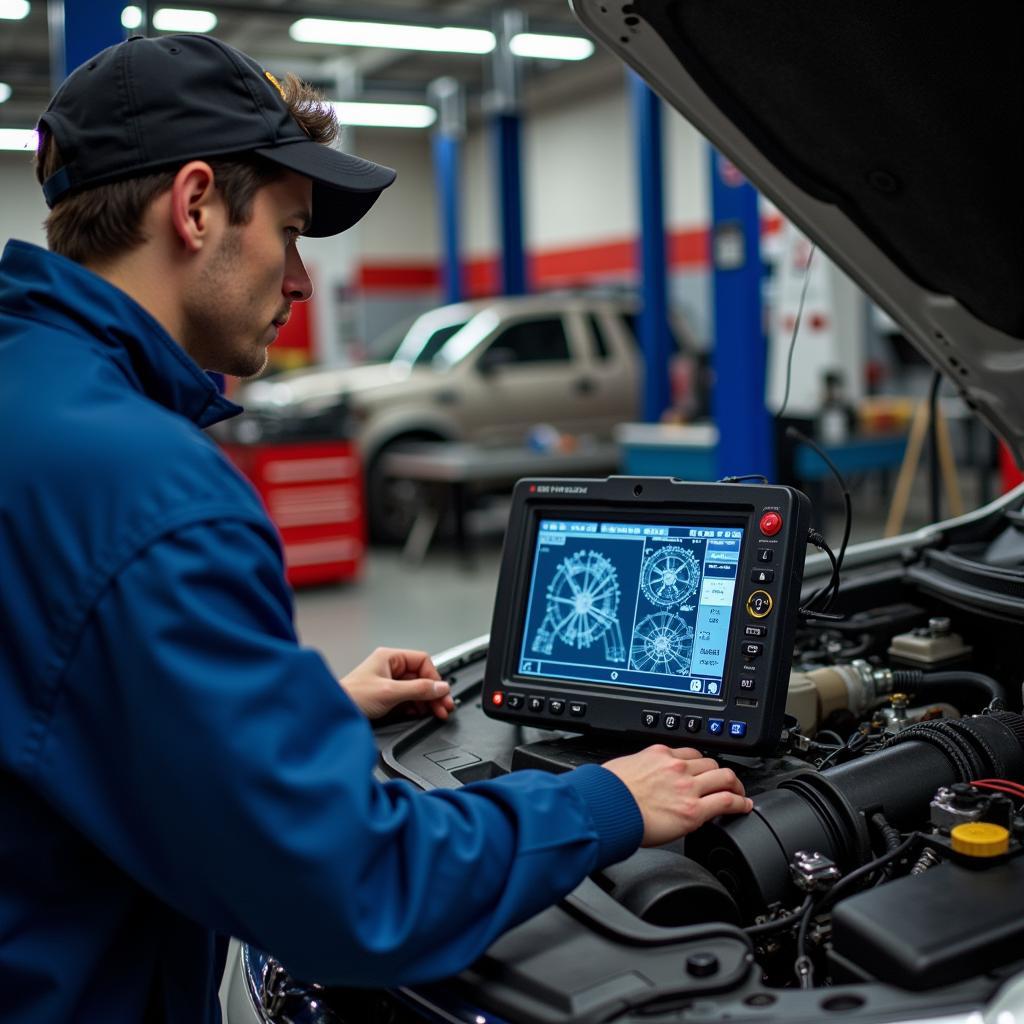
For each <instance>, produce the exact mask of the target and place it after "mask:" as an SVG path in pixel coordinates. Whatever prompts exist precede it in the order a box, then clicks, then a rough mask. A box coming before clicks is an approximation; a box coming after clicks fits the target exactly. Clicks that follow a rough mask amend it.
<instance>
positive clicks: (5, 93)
mask: <svg viewBox="0 0 1024 1024" xmlns="http://www.w3.org/2000/svg"><path fill="white" fill-rule="evenodd" d="M10 98H11V87H10V86H9V85H8V84H7V83H6V82H0V103H6V102H7V101H8V100H9V99H10Z"/></svg>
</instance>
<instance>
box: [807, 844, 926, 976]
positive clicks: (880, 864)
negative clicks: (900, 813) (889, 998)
mask: <svg viewBox="0 0 1024 1024" xmlns="http://www.w3.org/2000/svg"><path fill="white" fill-rule="evenodd" d="M920 837H921V833H920V832H912V833H911V834H910V835H909V836H908V837H907V838H906V839H905V840H904V841H903V842H902V843H900V845H899V846H897V847H896V848H895V849H892V850H887V851H886V852H885V853H883V854H882V855H881V856H880V857H876V858H875V859H874V860H872V861H868V863H867V864H864V865H862V866H861V867H859V868H857V870H856V871H851V872H850V873H849V874H848V875H846V876H845V877H843V878H841V879H839V881H838V882H836V884H835V885H833V886H832V888H831V889H829V890H828V892H826V893H823V894H822V896H821V899H819V900H818V901H817V902H815V903H811V904H810V905H809V906H808V904H807V902H806V901H805V902H804V905H803V907H801V908H800V928H799V930H798V931H797V938H796V963H795V965H794V968H795V971H796V976H797V978H798V980H799V982H800V987H801V988H811V987H812V986H813V984H814V964H813V962H812V961H811V958H810V957H809V956H808V955H807V932H808V929H809V928H810V924H811V918H812V917H814V915H815V914H817V913H822V912H823V911H825V910H827V909H828V908H829V907H831V906H832V904H833V903H835V902H837V901H838V899H839V897H840V895H841V894H842V893H843V892H845V891H846V890H847V889H850V888H852V887H853V886H854V885H855V884H856V883H857V882H859V881H860V880H861V879H863V878H867V877H868V876H870V875H871V873H872V872H874V871H877V870H878V869H879V868H884V867H885V866H886V865H887V864H890V863H891V862H893V861H895V860H898V859H899V858H900V857H902V856H903V854H904V853H906V852H907V850H909V849H910V847H911V846H913V844H914V843H915V842H917V840H918V839H920Z"/></svg>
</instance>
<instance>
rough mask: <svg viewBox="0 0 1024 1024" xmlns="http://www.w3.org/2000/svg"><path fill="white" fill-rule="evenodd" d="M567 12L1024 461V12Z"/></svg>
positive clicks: (633, 8)
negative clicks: (870, 303)
mask: <svg viewBox="0 0 1024 1024" xmlns="http://www.w3.org/2000/svg"><path fill="white" fill-rule="evenodd" d="M571 3H572V6H573V8H574V10H575V12H576V15H577V17H578V18H579V19H580V21H581V22H582V23H583V24H584V26H585V27H586V28H587V29H588V30H589V31H590V32H591V33H592V34H593V35H594V36H596V37H597V38H599V39H600V40H601V41H603V42H604V43H605V44H606V45H607V46H608V47H609V48H610V49H612V50H613V51H614V52H615V53H616V54H618V55H619V56H620V57H621V58H622V59H623V60H624V61H625V62H626V63H627V64H629V65H631V66H632V67H633V68H634V69H635V70H636V71H637V72H638V73H639V74H640V75H641V76H642V77H643V78H644V79H646V81H647V82H648V83H649V84H650V85H651V87H652V88H653V89H654V90H655V91H656V92H658V93H659V94H660V95H661V96H662V97H663V98H664V99H665V100H666V101H667V102H668V103H670V104H671V105H672V106H673V107H675V108H676V109H677V110H679V111H680V112H681V113H682V114H683V115H684V116H685V117H686V118H687V119H688V120H689V121H690V122H691V123H692V124H693V125H694V126H695V127H696V128H697V129H698V130H699V131H700V132H702V133H703V134H704V135H705V136H706V137H707V138H708V139H709V140H710V141H711V142H712V143H713V144H714V145H715V146H716V147H717V148H718V149H719V150H720V151H721V152H722V153H724V154H725V155H726V156H727V157H729V158H730V160H732V161H733V162H734V163H735V164H736V165H737V166H738V167H739V168H740V169H741V170H742V171H743V172H744V173H745V174H746V175H747V177H748V178H749V179H750V181H751V182H752V183H753V184H754V185H755V186H756V187H757V188H758V189H759V190H760V191H761V192H762V194H764V195H765V196H767V197H768V198H769V199H770V200H772V202H774V203H775V204H776V205H777V206H778V207H779V209H780V210H781V211H782V212H783V213H784V214H785V215H786V216H787V217H789V218H790V220H792V221H793V223H794V224H796V225H797V227H798V228H800V229H801V230H802V231H803V232H804V233H806V234H807V235H808V236H809V237H810V238H811V239H813V240H814V241H815V242H816V243H817V244H818V245H819V247H820V248H821V249H822V250H823V251H824V252H825V253H827V254H828V256H830V257H831V258H832V259H833V260H834V261H835V262H836V263H837V264H838V265H839V266H841V267H842V268H843V269H844V270H845V271H846V272H847V273H848V274H849V275H850V277H852V278H853V279H854V280H855V281H857V283H858V284H859V285H860V286H861V287H862V288H863V289H864V291H865V292H867V293H868V295H870V296H871V297H872V299H874V301H875V302H877V303H878V305H879V306H880V307H882V308H883V309H884V310H886V311H887V312H888V313H889V314H890V315H891V316H892V317H893V319H894V320H895V321H896V322H897V323H898V324H899V325H900V327H901V328H902V330H903V331H904V333H905V334H906V336H907V337H908V338H909V339H910V341H911V342H912V343H913V344H914V346H915V347H916V348H917V349H918V350H919V351H920V352H921V353H922V355H923V356H924V357H925V358H926V359H927V360H928V361H929V362H930V363H932V364H933V365H934V366H935V367H936V368H938V369H939V370H941V371H942V372H943V373H945V375H946V376H947V377H948V378H949V379H950V380H951V381H953V383H954V384H955V385H956V388H957V389H958V391H959V392H960V393H961V394H962V395H963V397H964V399H965V401H966V402H967V404H968V405H969V406H970V407H971V408H972V409H975V410H976V411H977V413H978V414H979V415H980V416H981V417H982V418H983V419H984V420H985V421H986V422H987V423H988V425H989V426H990V427H991V428H992V429H993V430H994V431H995V432H996V433H998V434H999V435H1000V436H1001V437H1002V438H1003V439H1004V440H1005V441H1006V442H1007V443H1008V444H1009V446H1010V447H1011V449H1012V450H1013V451H1014V453H1015V455H1016V456H1017V460H1018V462H1024V459H1022V456H1024V199H1022V192H1021V181H1022V180H1024V132H1022V131H1021V125H1022V124H1024V75H1022V74H1021V72H1020V53H1021V48H1022V42H1024V8H1022V7H1021V6H1020V5H1017V4H1005V5H996V4H986V5H984V7H983V8H982V13H979V12H976V11H974V10H973V9H971V8H968V7H964V6H963V5H958V4H930V5H928V6H927V7H921V6H919V5H914V4H868V5H865V4H849V3H839V2H835V0H831V2H830V0H826V2H822V0H817V2H814V3H812V2H809V0H804V2H796V0H773V2H772V3H751V2H749V0H633V2H631V3H626V4H623V3H618V2H616V3H611V2H610V0H571Z"/></svg>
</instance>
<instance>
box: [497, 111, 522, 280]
mask: <svg viewBox="0 0 1024 1024" xmlns="http://www.w3.org/2000/svg"><path fill="white" fill-rule="evenodd" d="M519 137H520V123H519V115H518V114H507V113H503V114H497V115H496V116H495V118H494V142H495V146H494V151H495V163H496V165H497V168H498V211H499V217H500V222H501V225H500V226H501V290H502V293H503V294H505V295H522V294H523V293H524V292H526V291H527V284H526V250H525V249H524V247H523V186H522V176H521V173H520V145H519Z"/></svg>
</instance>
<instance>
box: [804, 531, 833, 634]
mask: <svg viewBox="0 0 1024 1024" xmlns="http://www.w3.org/2000/svg"><path fill="white" fill-rule="evenodd" d="M807 543H808V544H813V545H814V547H816V548H817V549H818V550H819V551H824V552H825V554H826V555H828V559H829V561H830V562H831V563H832V575H831V576H830V577H829V579H828V582H826V583H825V584H824V585H823V586H822V587H820V588H819V589H818V590H816V591H815V592H814V593H813V594H811V596H810V597H809V598H808V599H807V601H806V602H805V603H804V604H803V606H802V607H801V609H800V611H801V612H803V613H804V614H806V613H807V612H809V611H812V610H813V609H814V605H815V604H816V603H817V602H818V601H819V600H821V599H822V598H823V597H826V595H827V600H826V601H825V604H824V607H823V608H822V609H820V610H821V611H826V612H827V611H828V609H829V608H830V607H831V605H832V602H833V600H835V598H836V595H837V594H838V593H839V560H838V559H837V558H836V556H835V554H834V553H833V551H832V549H831V548H830V547H829V546H828V542H827V541H826V540H825V538H824V537H823V536H822V535H821V534H820V533H818V531H817V530H808V531H807Z"/></svg>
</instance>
